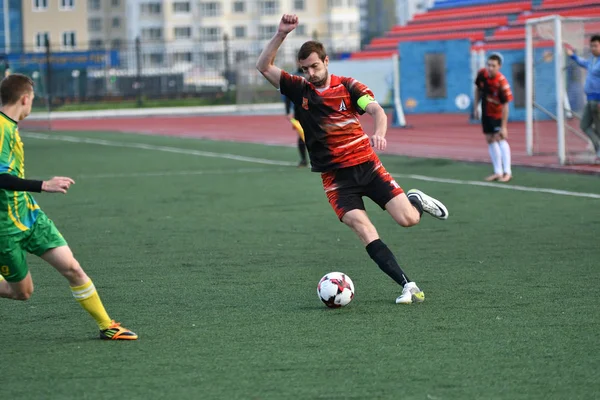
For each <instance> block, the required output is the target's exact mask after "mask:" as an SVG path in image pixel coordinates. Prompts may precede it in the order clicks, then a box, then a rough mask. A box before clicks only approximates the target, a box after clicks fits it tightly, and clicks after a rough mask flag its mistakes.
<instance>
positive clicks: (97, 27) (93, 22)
mask: <svg viewBox="0 0 600 400" xmlns="http://www.w3.org/2000/svg"><path fill="white" fill-rule="evenodd" d="M88 28H89V30H90V32H100V31H101V30H102V20H101V19H100V18H90V19H89V20H88Z"/></svg>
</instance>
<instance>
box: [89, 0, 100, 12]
mask: <svg viewBox="0 0 600 400" xmlns="http://www.w3.org/2000/svg"><path fill="white" fill-rule="evenodd" d="M88 8H89V9H90V10H99V9H100V0H88Z"/></svg>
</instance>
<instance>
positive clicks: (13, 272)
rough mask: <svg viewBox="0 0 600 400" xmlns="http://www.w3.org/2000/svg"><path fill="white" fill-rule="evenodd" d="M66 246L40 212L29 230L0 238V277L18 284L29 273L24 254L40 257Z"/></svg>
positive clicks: (58, 233) (56, 230) (55, 229)
mask: <svg viewBox="0 0 600 400" xmlns="http://www.w3.org/2000/svg"><path fill="white" fill-rule="evenodd" d="M66 244H67V242H66V240H65V239H64V238H63V236H62V235H61V234H60V232H59V231H58V229H57V228H56V226H55V225H54V222H52V220H51V219H49V218H48V217H47V216H46V214H44V213H43V212H41V211H40V213H39V214H38V216H37V219H36V220H35V222H34V223H33V226H32V227H31V229H28V230H26V231H24V232H20V233H17V234H14V235H7V236H0V275H2V276H3V277H4V279H6V280H7V281H8V282H20V281H22V280H23V279H25V277H26V276H27V272H28V271H29V268H28V267H27V259H26V253H31V254H34V255H36V256H41V255H42V254H44V253H45V252H47V251H48V250H51V249H54V248H56V247H60V246H66Z"/></svg>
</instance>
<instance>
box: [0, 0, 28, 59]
mask: <svg viewBox="0 0 600 400" xmlns="http://www.w3.org/2000/svg"><path fill="white" fill-rule="evenodd" d="M22 49H23V14H22V11H21V0H0V53H10V52H20V51H22Z"/></svg>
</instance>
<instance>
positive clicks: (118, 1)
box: [110, 0, 121, 7]
mask: <svg viewBox="0 0 600 400" xmlns="http://www.w3.org/2000/svg"><path fill="white" fill-rule="evenodd" d="M110 5H111V6H113V7H119V6H120V5H121V0H112V1H111V2H110Z"/></svg>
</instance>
